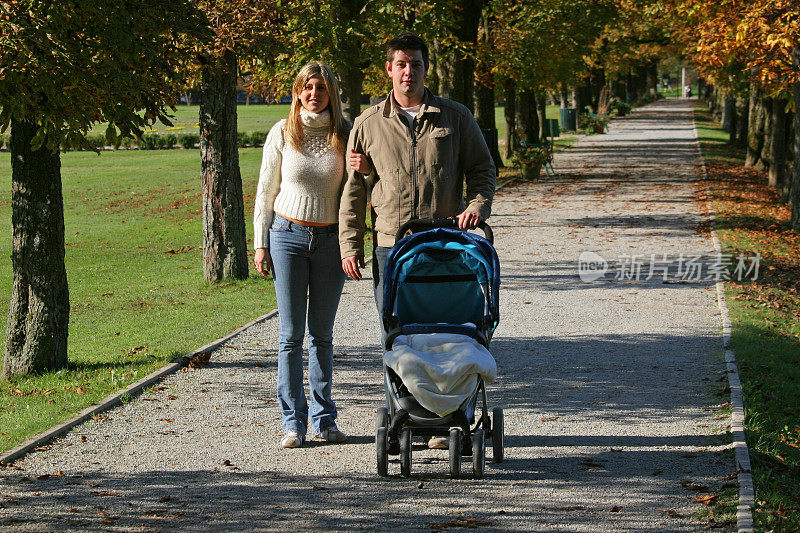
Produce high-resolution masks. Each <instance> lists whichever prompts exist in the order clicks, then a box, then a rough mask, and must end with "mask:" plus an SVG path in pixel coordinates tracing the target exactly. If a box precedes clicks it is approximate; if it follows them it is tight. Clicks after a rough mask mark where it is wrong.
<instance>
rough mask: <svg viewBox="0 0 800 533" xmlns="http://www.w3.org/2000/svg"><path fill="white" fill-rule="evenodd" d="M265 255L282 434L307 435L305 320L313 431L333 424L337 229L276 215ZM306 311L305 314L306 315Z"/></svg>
mask: <svg viewBox="0 0 800 533" xmlns="http://www.w3.org/2000/svg"><path fill="white" fill-rule="evenodd" d="M269 251H270V256H271V258H272V265H273V269H274V274H275V296H276V298H277V300H278V315H279V332H278V402H279V403H280V406H281V410H282V411H283V431H284V433H285V432H287V431H296V432H298V433H299V434H300V436H305V434H306V430H307V428H308V415H309V403H308V402H307V401H306V394H305V390H304V389H303V336H304V334H305V330H306V317H308V382H309V388H310V392H311V401H310V403H311V413H310V414H311V425H312V431H313V432H314V433H315V434H318V433H320V432H322V431H324V430H325V429H327V428H329V427H331V426H333V425H335V420H336V405H335V404H334V402H333V399H331V382H332V380H333V323H334V320H335V318H336V309H337V308H338V307H339V298H340V297H341V295H342V287H343V285H344V277H345V275H344V272H343V271H342V261H341V258H340V255H339V238H338V225H336V224H334V225H331V226H323V227H308V226H303V225H301V224H297V223H295V222H292V221H290V220H287V219H285V218H284V217H282V216H280V215H278V214H277V213H276V214H275V220H274V222H273V223H272V228H271V229H270V232H269ZM306 310H308V312H306Z"/></svg>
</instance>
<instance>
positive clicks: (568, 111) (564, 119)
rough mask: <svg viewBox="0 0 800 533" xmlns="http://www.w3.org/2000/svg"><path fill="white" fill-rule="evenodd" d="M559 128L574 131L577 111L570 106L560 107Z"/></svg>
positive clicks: (576, 122) (576, 125)
mask: <svg viewBox="0 0 800 533" xmlns="http://www.w3.org/2000/svg"><path fill="white" fill-rule="evenodd" d="M561 129H562V130H564V131H575V130H577V129H578V112H577V111H576V110H575V109H572V108H570V107H562V108H561Z"/></svg>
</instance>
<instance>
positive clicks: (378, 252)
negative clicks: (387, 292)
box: [372, 246, 391, 331]
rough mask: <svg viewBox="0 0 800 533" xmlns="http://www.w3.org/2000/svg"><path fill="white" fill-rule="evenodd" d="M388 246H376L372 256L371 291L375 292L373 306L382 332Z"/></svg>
mask: <svg viewBox="0 0 800 533" xmlns="http://www.w3.org/2000/svg"><path fill="white" fill-rule="evenodd" d="M389 250H391V248H389V247H388V246H376V247H375V250H374V251H373V254H372V290H373V291H374V292H375V305H376V306H377V307H378V321H379V322H380V324H381V331H383V271H384V270H386V257H387V256H388V255H389Z"/></svg>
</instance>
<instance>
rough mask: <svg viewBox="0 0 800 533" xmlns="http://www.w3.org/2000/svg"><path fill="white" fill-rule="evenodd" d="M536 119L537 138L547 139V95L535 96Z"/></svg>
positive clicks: (538, 94)
mask: <svg viewBox="0 0 800 533" xmlns="http://www.w3.org/2000/svg"><path fill="white" fill-rule="evenodd" d="M536 119H537V120H538V121H539V138H540V139H546V138H547V95H546V94H545V93H537V94H536Z"/></svg>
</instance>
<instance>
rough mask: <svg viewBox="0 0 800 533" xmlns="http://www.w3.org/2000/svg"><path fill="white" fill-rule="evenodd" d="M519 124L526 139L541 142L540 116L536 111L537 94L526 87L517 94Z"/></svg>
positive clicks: (533, 142) (534, 142)
mask: <svg viewBox="0 0 800 533" xmlns="http://www.w3.org/2000/svg"><path fill="white" fill-rule="evenodd" d="M516 111H517V125H518V127H519V129H521V130H522V135H523V137H525V139H524V140H525V141H527V142H529V143H532V144H536V143H538V142H539V140H540V137H539V116H538V113H537V111H536V94H535V93H534V92H533V91H532V90H530V89H524V90H522V91H519V93H518V94H517V106H516Z"/></svg>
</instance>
